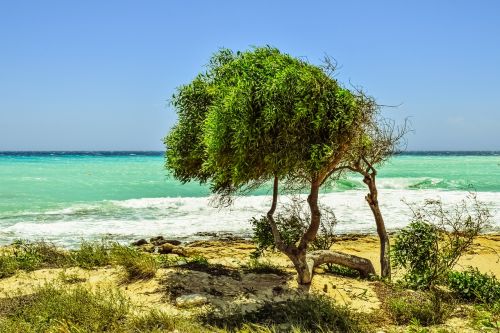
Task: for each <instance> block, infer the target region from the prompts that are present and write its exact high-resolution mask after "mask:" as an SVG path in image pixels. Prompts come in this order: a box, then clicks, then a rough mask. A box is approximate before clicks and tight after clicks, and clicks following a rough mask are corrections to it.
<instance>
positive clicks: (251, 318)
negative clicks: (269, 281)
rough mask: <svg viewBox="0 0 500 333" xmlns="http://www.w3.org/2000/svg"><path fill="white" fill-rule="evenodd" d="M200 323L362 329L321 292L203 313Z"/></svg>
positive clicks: (351, 315) (230, 326)
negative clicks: (247, 309)
mask: <svg viewBox="0 0 500 333" xmlns="http://www.w3.org/2000/svg"><path fill="white" fill-rule="evenodd" d="M200 319H201V320H202V322H204V323H206V324H209V325H212V326H216V327H221V328H225V329H228V330H231V331H234V330H237V329H240V328H242V327H243V326H244V325H245V324H248V323H250V324H258V325H264V326H267V327H274V328H276V329H278V328H279V329H278V331H283V332H290V331H291V330H292V328H295V329H299V330H304V331H310V332H346V333H349V332H357V333H359V332H364V331H365V330H364V328H363V326H362V324H361V321H360V318H359V317H358V315H357V314H355V313H354V312H352V311H351V310H350V309H349V308H347V307H344V306H338V305H336V304H335V303H334V302H333V300H332V299H330V298H328V297H326V296H322V295H314V294H311V295H307V296H302V297H299V298H295V299H289V300H286V301H279V302H276V301H275V302H271V301H267V302H265V303H264V304H263V305H262V306H261V307H260V308H258V309H257V310H254V311H250V312H245V311H242V309H233V310H229V311H226V312H210V313H208V314H205V315H202V316H201V318H200Z"/></svg>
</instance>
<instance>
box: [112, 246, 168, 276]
mask: <svg viewBox="0 0 500 333" xmlns="http://www.w3.org/2000/svg"><path fill="white" fill-rule="evenodd" d="M110 253H111V257H112V261H113V262H114V263H116V264H118V265H120V266H122V267H123V268H124V269H125V273H126V275H125V281H127V282H130V281H134V280H145V279H151V278H153V277H154V276H155V274H156V271H157V270H158V267H159V263H158V261H157V260H156V258H155V257H153V256H152V255H151V254H149V253H145V252H141V251H139V250H137V249H135V248H131V247H127V246H122V245H118V244H115V245H113V247H112V248H111V252H110Z"/></svg>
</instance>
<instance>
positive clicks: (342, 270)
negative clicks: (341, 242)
mask: <svg viewBox="0 0 500 333" xmlns="http://www.w3.org/2000/svg"><path fill="white" fill-rule="evenodd" d="M325 272H328V273H331V274H335V275H340V276H346V277H351V278H359V277H360V274H359V272H358V271H357V270H355V269H352V268H349V267H345V266H340V265H335V264H329V265H326V266H325Z"/></svg>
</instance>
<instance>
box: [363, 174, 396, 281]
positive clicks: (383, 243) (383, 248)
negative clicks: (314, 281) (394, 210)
mask: <svg viewBox="0 0 500 333" xmlns="http://www.w3.org/2000/svg"><path fill="white" fill-rule="evenodd" d="M375 177H376V175H375V173H371V174H366V175H365V177H364V179H363V182H364V183H365V184H366V185H368V189H369V190H370V192H369V193H368V194H367V195H366V197H365V199H366V202H368V205H369V206H370V209H371V211H372V213H373V217H374V218H375V224H376V225H377V233H378V237H379V239H380V267H381V276H382V277H385V278H389V279H390V278H391V260H390V249H391V247H390V246H391V245H390V243H389V236H388V235H387V231H386V230H385V223H384V218H383V217H382V213H381V211H380V206H379V204H378V191H377V185H376V184H375Z"/></svg>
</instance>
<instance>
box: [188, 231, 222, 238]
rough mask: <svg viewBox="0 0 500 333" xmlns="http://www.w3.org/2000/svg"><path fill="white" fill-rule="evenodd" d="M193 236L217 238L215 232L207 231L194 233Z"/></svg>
mask: <svg viewBox="0 0 500 333" xmlns="http://www.w3.org/2000/svg"><path fill="white" fill-rule="evenodd" d="M194 235H195V236H199V237H217V233H216V232H208V231H199V232H197V233H195V234H194Z"/></svg>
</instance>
